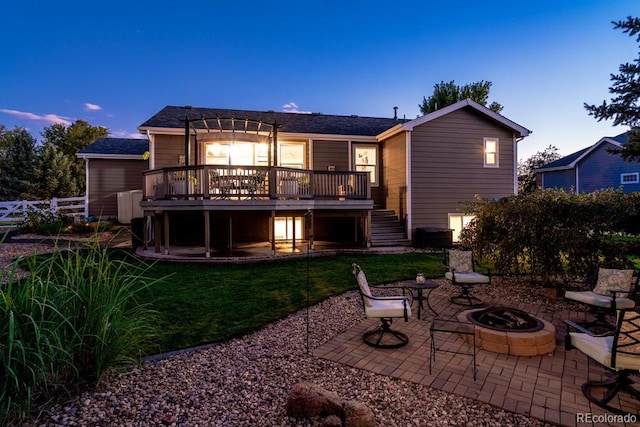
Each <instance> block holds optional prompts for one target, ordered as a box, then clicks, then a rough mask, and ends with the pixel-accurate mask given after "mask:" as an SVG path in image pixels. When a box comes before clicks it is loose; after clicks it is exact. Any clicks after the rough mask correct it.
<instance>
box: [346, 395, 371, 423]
mask: <svg viewBox="0 0 640 427" xmlns="http://www.w3.org/2000/svg"><path fill="white" fill-rule="evenodd" d="M343 406H344V427H375V425H376V420H375V417H374V415H373V411H372V410H371V408H369V407H368V406H367V405H365V404H363V403H360V402H356V401H355V400H348V401H346V402H344V403H343Z"/></svg>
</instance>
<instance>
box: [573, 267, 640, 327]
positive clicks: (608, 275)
mask: <svg viewBox="0 0 640 427" xmlns="http://www.w3.org/2000/svg"><path fill="white" fill-rule="evenodd" d="M634 276H635V279H634ZM638 280H640V276H639V275H638V274H637V272H634V270H619V269H610V268H602V267H598V268H597V269H596V271H595V273H594V275H593V277H591V278H589V279H588V280H587V284H590V285H592V286H594V288H593V289H592V290H586V291H565V294H564V297H565V298H566V299H568V300H572V301H576V302H580V303H582V304H585V305H587V306H588V307H589V309H590V311H591V313H592V314H593V315H594V316H595V319H594V320H592V321H590V322H587V323H583V324H582V326H583V327H586V328H593V329H596V328H604V330H613V329H615V325H614V324H611V323H610V322H609V321H608V320H607V315H612V314H615V313H616V310H618V309H629V308H633V307H635V305H636V303H635V301H634V300H633V299H632V297H633V294H635V292H636V291H637V288H638Z"/></svg>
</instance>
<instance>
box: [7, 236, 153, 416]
mask: <svg viewBox="0 0 640 427" xmlns="http://www.w3.org/2000/svg"><path fill="white" fill-rule="evenodd" d="M114 255H117V256H114ZM129 256H131V255H129V254H127V253H124V252H118V253H117V254H115V253H113V252H112V251H111V250H110V249H108V248H101V247H100V245H99V242H98V238H97V236H96V238H95V239H94V241H93V242H91V243H90V244H88V245H87V246H86V247H81V248H70V247H68V248H67V249H66V250H62V249H61V248H57V247H56V250H55V251H54V253H53V254H52V255H50V256H38V257H32V258H30V259H28V260H26V263H25V265H26V267H27V270H28V277H26V278H25V279H23V280H16V278H15V275H14V274H11V275H9V279H8V282H7V283H6V284H4V285H0V378H1V381H2V383H3V384H7V386H6V387H4V388H3V389H2V390H0V425H3V424H4V423H5V422H7V420H12V419H13V420H15V419H19V418H21V417H23V416H24V415H25V414H26V413H27V412H28V411H29V408H30V405H31V403H32V400H33V399H34V398H37V397H38V396H39V395H40V394H41V393H43V392H45V391H46V390H47V389H48V388H49V387H51V386H52V385H56V386H63V387H64V386H69V385H72V384H73V383H75V382H77V381H78V380H79V379H82V380H89V381H92V382H98V381H99V380H100V378H101V377H102V376H103V375H104V373H105V372H106V371H107V370H108V369H109V368H113V367H117V366H120V365H122V364H130V363H132V362H136V361H137V360H139V357H140V355H141V349H142V348H143V346H145V345H146V344H147V342H149V341H150V340H151V339H152V338H153V336H154V334H153V329H152V328H151V319H152V313H151V311H150V310H149V309H148V308H147V307H146V306H144V305H141V304H140V303H139V302H138V300H137V297H138V295H139V293H140V292H141V291H142V290H144V289H146V288H147V287H148V286H150V285H151V284H152V280H150V279H148V278H147V277H146V276H145V274H146V272H147V269H148V268H149V267H148V266H145V265H144V264H141V263H140V262H139V261H136V262H131V260H130V259H129V258H128V257H129ZM16 265H17V263H16ZM14 269H15V267H14ZM14 271H15V270H14Z"/></svg>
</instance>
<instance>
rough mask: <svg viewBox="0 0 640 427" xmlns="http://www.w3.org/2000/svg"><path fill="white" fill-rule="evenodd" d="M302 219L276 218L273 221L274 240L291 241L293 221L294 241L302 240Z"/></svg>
mask: <svg viewBox="0 0 640 427" xmlns="http://www.w3.org/2000/svg"><path fill="white" fill-rule="evenodd" d="M302 220H303V218H301V217H295V218H293V217H277V218H276V219H275V229H274V234H275V237H276V240H292V239H293V235H294V234H293V228H294V221H295V236H296V239H302V227H303V225H304V224H303V223H302Z"/></svg>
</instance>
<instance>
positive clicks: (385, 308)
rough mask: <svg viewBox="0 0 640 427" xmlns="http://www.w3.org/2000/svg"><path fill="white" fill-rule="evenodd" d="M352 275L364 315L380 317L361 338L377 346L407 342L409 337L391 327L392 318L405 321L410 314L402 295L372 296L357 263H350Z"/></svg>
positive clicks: (391, 345)
mask: <svg viewBox="0 0 640 427" xmlns="http://www.w3.org/2000/svg"><path fill="white" fill-rule="evenodd" d="M351 267H352V269H353V276H354V278H355V279H356V283H357V284H358V289H359V291H360V296H361V297H362V306H363V308H364V314H365V316H366V317H373V318H379V319H380V326H379V327H378V328H376V329H374V330H371V331H367V332H365V333H364V334H363V335H362V340H363V341H364V342H365V343H366V344H368V345H370V346H372V347H378V348H398V347H402V346H403V345H406V344H407V343H408V342H409V337H408V336H407V335H406V334H404V333H402V332H399V331H395V330H392V329H391V323H393V319H394V318H402V319H404V321H405V322H407V321H408V320H409V317H410V316H411V306H410V304H409V302H408V301H407V297H405V296H404V295H397V296H373V295H372V294H371V287H370V286H369V282H368V281H367V276H366V275H365V274H364V271H362V269H361V268H360V266H359V265H358V264H352V266H351Z"/></svg>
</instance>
